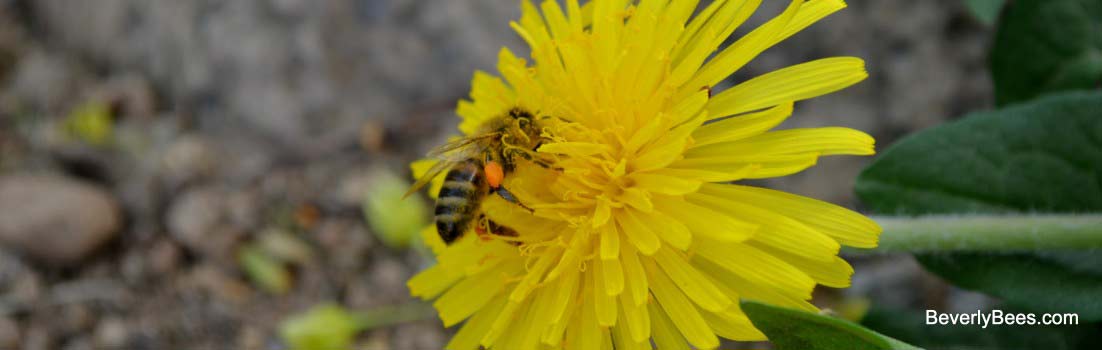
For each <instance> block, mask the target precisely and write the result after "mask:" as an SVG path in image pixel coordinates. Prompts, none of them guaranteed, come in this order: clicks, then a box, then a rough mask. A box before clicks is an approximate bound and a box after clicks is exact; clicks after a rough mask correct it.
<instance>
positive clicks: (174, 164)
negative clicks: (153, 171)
mask: <svg viewBox="0 0 1102 350" xmlns="http://www.w3.org/2000/svg"><path fill="white" fill-rule="evenodd" d="M217 161H218V157H217V154H216V151H215V150H214V149H213V147H211V145H210V144H209V143H208V142H207V140H206V139H204V138H203V137H201V136H196V135H184V136H181V137H179V138H177V139H176V140H175V141H174V142H173V143H172V144H171V145H170V146H168V149H167V150H165V153H164V156H162V158H161V164H160V166H161V169H160V171H161V174H162V176H163V177H164V179H165V181H166V182H168V185H169V187H177V186H181V185H184V184H186V183H189V182H192V181H196V180H198V179H202V178H204V177H206V176H208V175H210V174H211V172H213V171H214V169H215V166H216V165H217Z"/></svg>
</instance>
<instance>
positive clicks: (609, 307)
mask: <svg viewBox="0 0 1102 350" xmlns="http://www.w3.org/2000/svg"><path fill="white" fill-rule="evenodd" d="M600 269H601V265H599V264H598V265H596V266H593V269H592V270H590V271H588V272H586V275H588V276H589V281H590V283H592V284H593V288H591V289H590V291H591V292H592V294H590V295H589V298H590V299H593V305H594V307H595V308H596V312H597V324H599V325H601V326H605V327H610V326H612V325H615V324H616V299H615V297H613V296H610V295H609V294H608V293H607V290H608V287H605V278H604V276H602V275H603V273H602V272H601V271H595V270H600Z"/></svg>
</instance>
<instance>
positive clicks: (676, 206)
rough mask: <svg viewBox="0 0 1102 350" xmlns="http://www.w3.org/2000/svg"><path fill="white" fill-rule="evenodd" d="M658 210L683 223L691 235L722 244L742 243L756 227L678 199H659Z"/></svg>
mask: <svg viewBox="0 0 1102 350" xmlns="http://www.w3.org/2000/svg"><path fill="white" fill-rule="evenodd" d="M656 203H658V210H659V211H661V212H663V213H665V214H668V215H670V216H672V217H673V218H675V219H676V220H677V221H679V222H681V223H684V224H685V226H686V227H688V228H689V230H690V231H692V233H693V234H696V235H701V236H703V237H707V238H710V239H714V240H717V241H723V242H742V241H745V240H747V239H749V238H750V237H751V236H753V234H754V232H756V231H757V229H758V225H756V224H752V223H748V222H745V221H740V220H738V219H735V218H734V217H731V216H730V215H726V214H723V213H720V212H717V211H714V210H711V209H708V208H705V207H702V206H699V205H695V204H692V203H689V202H687V201H685V200H684V199H682V198H680V197H674V196H665V197H661V198H659V199H658V200H657V201H656Z"/></svg>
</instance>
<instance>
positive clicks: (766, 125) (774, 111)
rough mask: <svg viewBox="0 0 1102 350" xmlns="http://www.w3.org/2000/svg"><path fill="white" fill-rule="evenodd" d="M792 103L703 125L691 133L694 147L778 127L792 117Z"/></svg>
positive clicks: (756, 133)
mask: <svg viewBox="0 0 1102 350" xmlns="http://www.w3.org/2000/svg"><path fill="white" fill-rule="evenodd" d="M792 105H793V104H792V103H791V102H789V103H782V104H779V105H777V106H775V107H772V108H769V109H766V110H764V111H761V112H756V113H749V114H743V115H739V116H734V117H730V118H727V119H723V120H720V121H717V122H713V123H708V124H704V125H703V126H701V127H700V128H698V129H696V131H693V141H695V143H694V146H696V147H700V146H703V145H708V144H713V143H717V142H727V141H735V140H741V139H744V138H747V137H750V136H754V135H758V134H761V133H763V132H766V131H769V130H770V129H773V128H774V127H776V126H777V125H780V124H781V122H783V121H784V120H785V119H786V118H788V116H790V115H792Z"/></svg>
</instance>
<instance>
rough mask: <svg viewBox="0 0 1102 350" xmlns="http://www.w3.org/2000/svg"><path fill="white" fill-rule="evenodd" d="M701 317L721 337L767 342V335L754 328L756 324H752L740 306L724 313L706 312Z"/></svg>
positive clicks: (735, 306)
mask: <svg viewBox="0 0 1102 350" xmlns="http://www.w3.org/2000/svg"><path fill="white" fill-rule="evenodd" d="M701 316H704V321H706V322H708V326H709V327H712V330H714V331H715V332H716V334H717V335H719V336H721V337H724V338H727V339H732V340H738V341H763V340H765V334H762V333H761V331H759V330H758V329H757V328H754V324H753V323H750V319H749V318H747V317H746V314H744V313H742V310H739V308H738V305H734V306H732V307H731V308H729V309H727V310H725V311H723V312H717V313H712V312H704V313H701Z"/></svg>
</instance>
